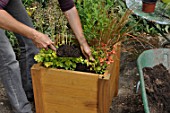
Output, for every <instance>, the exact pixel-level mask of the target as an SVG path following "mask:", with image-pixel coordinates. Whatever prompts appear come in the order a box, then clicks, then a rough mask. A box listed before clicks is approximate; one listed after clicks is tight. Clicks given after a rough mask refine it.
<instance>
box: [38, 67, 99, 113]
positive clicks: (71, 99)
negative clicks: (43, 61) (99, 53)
mask: <svg viewBox="0 0 170 113" xmlns="http://www.w3.org/2000/svg"><path fill="white" fill-rule="evenodd" d="M42 70H43V73H44V75H43V76H42V78H41V81H42V84H41V85H42V87H43V94H42V95H43V96H44V98H43V102H44V111H45V112H44V113H68V111H69V113H80V111H81V112H82V113H97V107H98V106H97V104H98V101H97V94H98V90H97V87H98V75H96V74H95V75H94V74H90V73H89V74H88V75H84V74H83V73H72V72H70V73H69V72H68V71H60V70H50V69H44V68H43V69H42Z"/></svg>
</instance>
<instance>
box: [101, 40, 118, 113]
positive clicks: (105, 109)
mask: <svg viewBox="0 0 170 113" xmlns="http://www.w3.org/2000/svg"><path fill="white" fill-rule="evenodd" d="M120 49H121V48H120V43H118V44H117V56H116V57H115V58H114V60H115V61H114V63H113V64H112V65H110V68H109V73H110V74H111V75H110V79H109V80H102V79H100V80H99V84H98V88H99V89H98V90H99V93H98V100H99V102H98V103H99V104H98V113H109V108H110V105H111V103H112V99H113V97H114V96H117V94H118V80H119V71H120Z"/></svg>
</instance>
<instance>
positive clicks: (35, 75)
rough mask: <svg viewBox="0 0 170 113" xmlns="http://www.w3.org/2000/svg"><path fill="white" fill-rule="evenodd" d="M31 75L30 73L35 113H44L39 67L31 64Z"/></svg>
mask: <svg viewBox="0 0 170 113" xmlns="http://www.w3.org/2000/svg"><path fill="white" fill-rule="evenodd" d="M31 75H32V84H33V91H34V100H35V107H36V113H44V105H43V94H42V93H43V91H42V85H41V76H42V73H41V71H40V70H39V69H37V68H35V66H33V67H32V69H31Z"/></svg>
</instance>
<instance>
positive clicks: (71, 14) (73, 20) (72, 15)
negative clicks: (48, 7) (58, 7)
mask: <svg viewBox="0 0 170 113" xmlns="http://www.w3.org/2000/svg"><path fill="white" fill-rule="evenodd" d="M64 14H65V15H66V17H67V20H68V22H69V24H70V26H71V28H72V30H73V32H74V34H75V36H76V38H77V39H78V41H79V43H80V45H82V44H83V43H86V39H85V38H84V34H83V30H82V25H81V22H80V18H79V15H78V12H77V9H76V7H75V6H74V7H73V8H71V9H70V10H68V11H66V12H64Z"/></svg>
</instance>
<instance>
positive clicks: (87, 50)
mask: <svg viewBox="0 0 170 113" xmlns="http://www.w3.org/2000/svg"><path fill="white" fill-rule="evenodd" d="M80 48H81V51H82V53H83V55H84V56H85V57H86V58H87V59H88V60H90V61H94V58H93V56H92V54H91V49H90V47H89V45H88V44H87V43H83V44H81V45H80Z"/></svg>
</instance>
